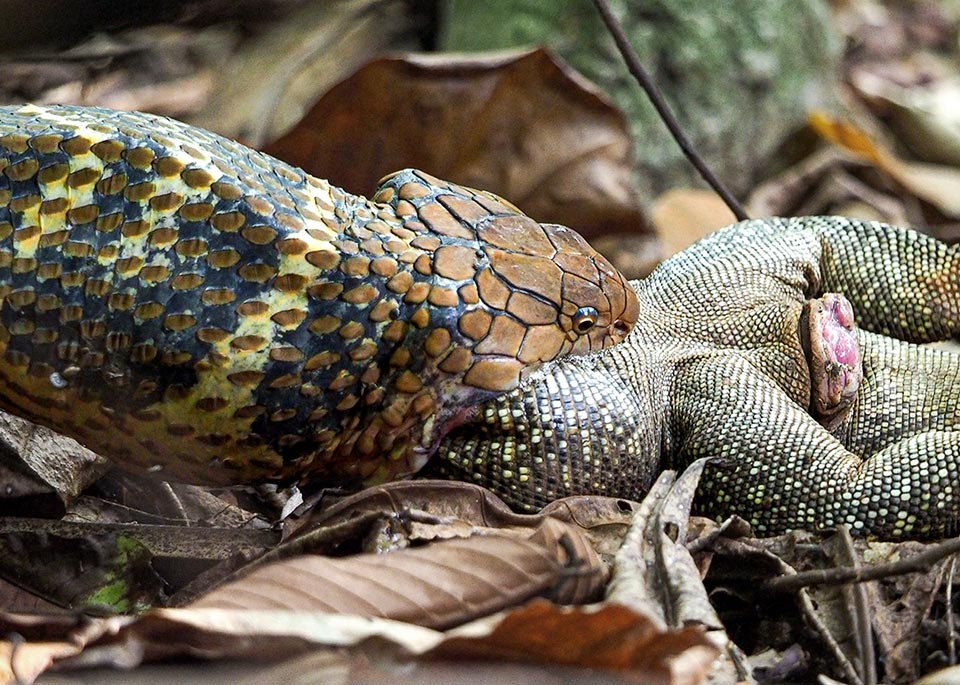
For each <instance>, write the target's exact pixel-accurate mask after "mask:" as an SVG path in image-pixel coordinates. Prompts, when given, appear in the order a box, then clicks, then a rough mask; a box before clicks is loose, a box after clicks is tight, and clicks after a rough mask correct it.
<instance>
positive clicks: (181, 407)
mask: <svg viewBox="0 0 960 685" xmlns="http://www.w3.org/2000/svg"><path fill="white" fill-rule="evenodd" d="M0 298H2V307H0V404H2V406H3V407H4V408H5V409H7V410H10V411H13V412H14V413H17V414H20V415H23V416H26V417H27V418H30V419H33V420H35V421H37V422H39V423H43V424H45V425H48V426H50V427H52V428H54V429H55V430H58V431H61V432H63V433H66V434H68V435H71V436H72V437H75V438H77V439H78V440H79V441H80V442H82V443H84V444H86V445H87V446H89V447H90V448H91V449H94V450H95V451H97V452H100V453H102V454H104V455H105V456H108V457H111V458H112V459H114V460H115V461H117V462H119V463H122V464H126V465H127V466H137V467H144V468H154V469H156V470H161V471H162V473H163V474H164V475H168V476H171V477H176V478H179V479H185V480H190V481H196V482H204V483H236V482H255V481H263V480H268V479H275V480H292V479H300V480H303V479H307V478H314V479H318V480H320V481H322V482H327V483H331V484H332V483H345V482H358V481H365V482H376V481H380V480H384V479H387V478H391V477H396V476H398V475H402V474H405V473H411V472H414V471H416V470H418V469H419V468H420V467H421V466H422V465H423V462H424V461H425V460H426V458H427V457H428V456H429V454H430V452H431V450H432V448H433V447H434V446H435V445H436V443H437V441H438V440H439V439H440V437H442V435H443V434H444V433H445V432H446V431H447V430H448V428H449V427H450V426H452V425H454V424H455V423H457V422H458V421H460V420H462V418H463V416H464V415H465V412H468V411H469V408H470V407H471V406H474V405H476V404H477V403H479V402H481V401H483V400H485V399H488V398H491V397H495V396H498V395H502V394H503V393H505V392H508V391H510V390H511V389H513V388H515V387H517V386H518V384H519V383H520V381H521V379H522V378H524V377H526V376H527V375H529V373H530V372H531V371H532V370H533V369H536V368H537V367H538V366H540V365H541V364H542V363H543V362H548V361H551V360H554V359H556V358H558V357H561V356H565V355H571V354H583V353H587V352H591V351H594V350H599V349H602V348H605V347H607V346H609V345H612V344H614V343H616V342H618V341H620V340H622V339H623V338H624V337H625V335H626V334H627V332H628V331H629V329H630V327H631V326H632V325H633V323H634V321H635V320H636V318H637V315H638V303H637V299H636V296H635V294H634V293H633V290H632V289H631V288H630V287H629V286H628V284H627V283H626V281H625V280H624V279H623V278H622V276H621V275H620V274H619V273H618V272H616V270H615V269H613V267H612V266H611V265H610V264H609V263H608V262H607V261H606V260H604V259H603V257H601V256H600V255H598V254H597V253H595V252H594V251H593V250H592V249H591V248H590V247H589V246H588V245H587V244H586V243H585V242H584V241H583V240H582V238H580V237H579V236H578V235H577V234H576V233H574V232H573V231H570V230H569V229H566V228H564V227H562V226H554V225H545V224H538V223H537V222H535V221H533V220H532V219H529V218H528V217H526V216H524V215H523V214H522V213H521V212H519V210H517V209H516V208H515V207H513V206H512V205H510V204H509V203H507V202H505V201H504V200H502V199H500V198H498V197H496V196H494V195H492V194H489V193H485V192H480V191H475V190H471V189H468V188H463V187H459V186H456V185H452V184H448V183H445V182H443V181H440V180H438V179H435V178H433V177H431V176H428V175H426V174H423V173H421V172H417V171H413V170H405V171H402V172H398V173H397V174H394V175H393V176H390V177H388V178H386V179H384V181H383V182H382V185H381V187H380V189H379V191H378V193H377V194H376V196H375V197H374V198H373V200H367V199H365V198H362V197H357V196H353V195H350V194H348V193H346V192H344V191H342V190H340V189H338V188H336V187H334V186H331V185H330V184H328V183H326V182H325V181H321V180H318V179H316V178H313V177H311V176H309V175H307V174H306V173H304V172H303V171H301V170H299V169H296V168H293V167H291V166H289V165H286V164H284V163H282V162H280V161H278V160H276V159H273V158H271V157H269V156H267V155H264V154H261V153H258V152H255V151H253V150H250V149H248V148H246V147H244V146H242V145H240V144H238V143H235V142H233V141H229V140H226V139H224V138H221V137H219V136H216V135H214V134H211V133H209V132H206V131H203V130H200V129H197V128H193V127H190V126H187V125H184V124H181V123H179V122H176V121H173V120H170V119H166V118H163V117H156V116H151V115H146V114H138V113H122V112H114V111H111V110H105V109H97V108H82V107H69V106H64V107H34V106H25V107H19V108H10V107H6V108H0Z"/></svg>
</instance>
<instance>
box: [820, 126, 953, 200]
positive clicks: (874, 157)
mask: <svg viewBox="0 0 960 685" xmlns="http://www.w3.org/2000/svg"><path fill="white" fill-rule="evenodd" d="M809 121H810V125H811V127H813V129H814V130H815V131H816V132H817V133H818V134H820V135H821V136H822V137H823V138H824V139H825V140H827V141H829V142H831V143H833V144H834V145H837V146H838V147H841V148H843V149H845V150H847V151H848V152H851V153H853V154H855V155H857V156H859V157H861V158H863V159H865V160H867V161H869V162H870V163H871V164H873V165H874V166H876V167H877V169H879V170H881V171H883V172H884V173H886V174H888V175H889V176H890V177H891V178H893V179H894V180H895V181H897V182H898V183H900V184H901V185H903V186H904V187H905V188H907V189H908V190H909V191H910V192H911V193H913V194H915V195H916V196H917V197H919V198H921V199H923V200H925V201H927V202H929V203H930V204H932V205H934V206H935V207H936V208H937V209H938V210H940V212H942V213H943V214H944V215H946V216H948V217H951V218H954V219H957V218H960V169H954V168H952V167H948V166H941V165H936V164H925V163H921V162H907V161H904V160H902V159H900V158H899V157H897V156H896V155H895V154H894V153H893V152H891V151H890V150H888V149H887V148H885V147H884V146H882V145H881V144H880V143H878V142H876V141H874V140H872V139H871V138H870V137H869V136H868V135H867V134H866V133H865V132H864V131H863V130H861V129H859V128H858V127H857V126H855V125H854V124H853V123H851V122H849V121H846V120H843V119H837V118H833V117H831V116H829V115H827V114H825V113H823V112H814V113H812V114H811V115H810V118H809Z"/></svg>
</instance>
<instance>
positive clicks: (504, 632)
mask: <svg viewBox="0 0 960 685" xmlns="http://www.w3.org/2000/svg"><path fill="white" fill-rule="evenodd" d="M477 631H478V627H475V626H464V627H463V628H461V629H458V630H454V631H451V632H450V634H449V636H448V637H447V639H446V640H444V642H443V643H442V644H440V645H438V646H437V647H436V648H434V649H433V650H432V651H431V652H430V654H429V655H428V656H433V657H443V658H446V659H464V658H470V659H477V658H483V659H493V660H512V661H537V662H540V663H552V664H570V665H577V666H584V667H587V668H601V669H606V670H612V671H616V672H619V673H620V674H621V675H622V676H627V677H630V678H631V679H634V680H636V681H637V682H642V683H648V684H651V685H659V684H663V685H681V684H684V685H686V684H693V683H700V682H702V681H703V679H704V677H705V676H706V673H707V671H708V670H709V669H710V667H711V665H712V664H713V660H714V658H715V657H716V655H717V649H716V647H715V646H714V645H713V644H711V642H710V641H709V640H708V639H707V638H706V636H705V635H704V633H703V631H702V630H701V629H700V628H698V627H694V626H687V627H684V628H680V629H666V630H665V629H663V628H661V627H659V626H657V624H656V622H655V621H653V620H652V619H650V618H649V617H648V616H646V615H644V614H641V613H637V612H636V611H634V610H632V609H629V608H627V607H625V606H622V605H619V604H604V605H602V606H596V607H568V608H563V607H557V606H555V605H552V604H550V603H549V602H546V601H544V600H536V601H533V602H530V603H529V604H527V605H526V606H524V607H522V608H520V609H517V610H515V611H512V612H510V613H509V614H507V615H506V616H504V617H503V618H502V619H500V620H498V621H497V623H496V624H495V625H494V626H492V628H490V629H489V630H488V626H487V625H486V624H485V625H483V626H481V627H479V631H480V634H475V633H476V632H477Z"/></svg>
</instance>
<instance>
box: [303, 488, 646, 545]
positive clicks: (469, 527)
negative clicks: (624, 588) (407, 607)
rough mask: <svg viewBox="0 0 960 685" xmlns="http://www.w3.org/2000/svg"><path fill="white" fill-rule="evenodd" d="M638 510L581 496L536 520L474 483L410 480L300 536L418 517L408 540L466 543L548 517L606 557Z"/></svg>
mask: <svg viewBox="0 0 960 685" xmlns="http://www.w3.org/2000/svg"><path fill="white" fill-rule="evenodd" d="M636 506H637V505H636V503H634V502H630V501H628V500H624V499H622V498H615V497H602V496H595V495H584V496H576V497H566V498H563V499H559V500H556V501H554V502H551V503H550V504H548V505H547V506H546V507H544V509H543V510H542V511H541V512H540V513H538V514H518V513H516V512H514V511H513V510H511V509H510V508H509V507H508V506H507V505H506V504H505V503H504V502H503V500H501V499H500V498H499V497H497V496H496V495H495V494H494V493H492V492H491V491H490V490H487V489H486V488H482V487H480V486H479V485H474V484H473V483H463V482H458V481H448V480H409V481H397V482H393V483H386V484H384V485H381V486H377V487H373V488H367V489H366V490H362V491H360V492H358V493H356V494H354V495H351V496H349V497H347V498H345V499H343V500H341V501H340V502H338V503H336V504H334V505H333V506H330V507H328V508H327V509H324V510H322V511H317V512H315V513H314V514H313V515H312V516H311V517H310V518H309V520H308V521H307V522H306V523H305V524H304V525H303V526H301V531H302V530H304V529H306V528H307V527H309V528H311V529H317V528H320V527H324V528H330V527H332V526H336V525H339V524H341V523H344V522H347V521H351V520H355V519H357V518H358V517H360V516H363V515H364V514H366V513H368V512H382V513H383V514H384V517H388V516H393V517H399V518H406V519H410V518H411V517H410V516H409V515H408V514H410V513H411V512H416V513H420V514H426V515H427V516H428V517H427V518H426V519H424V517H419V518H417V519H415V520H409V521H408V522H407V523H406V524H405V530H406V532H407V536H408V537H409V539H410V540H435V539H446V538H451V537H467V536H469V535H473V534H474V533H475V532H476V530H475V529H476V528H478V527H482V528H497V529H512V530H515V531H517V532H518V533H520V534H522V535H524V536H526V535H529V532H528V531H529V529H531V528H535V527H537V526H539V525H541V524H542V523H543V521H544V519H545V518H546V517H551V518H555V519H558V520H560V521H564V522H566V523H570V524H571V525H574V526H576V527H578V528H580V530H581V531H582V532H584V533H587V534H588V535H590V536H591V538H592V539H594V540H595V541H596V542H597V544H598V545H600V544H602V545H604V546H605V549H606V551H610V552H615V551H616V549H617V548H619V546H620V542H621V540H622V539H623V535H624V533H626V528H627V526H628V525H629V524H630V519H631V517H632V515H633V511H634V508H635V507H636ZM430 517H432V520H430Z"/></svg>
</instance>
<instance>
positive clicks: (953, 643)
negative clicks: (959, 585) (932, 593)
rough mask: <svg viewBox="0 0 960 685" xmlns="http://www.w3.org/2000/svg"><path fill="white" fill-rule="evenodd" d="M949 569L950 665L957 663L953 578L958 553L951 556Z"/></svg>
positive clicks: (948, 618) (948, 640)
mask: <svg viewBox="0 0 960 685" xmlns="http://www.w3.org/2000/svg"><path fill="white" fill-rule="evenodd" d="M949 569H950V570H949V571H947V588H946V593H947V597H946V599H947V633H949V635H950V637H949V638H948V639H947V646H948V649H947V653H948V654H949V655H950V665H951V666H953V665H954V664H956V663H957V644H956V633H955V632H954V625H953V578H954V574H955V573H956V571H957V555H953V557H951V558H950V567H949Z"/></svg>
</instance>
